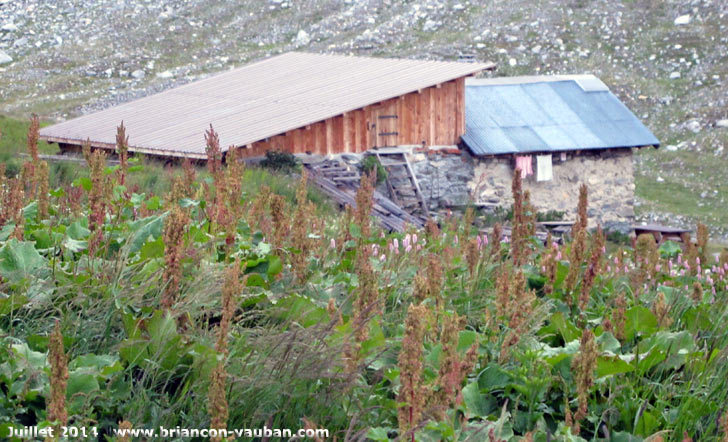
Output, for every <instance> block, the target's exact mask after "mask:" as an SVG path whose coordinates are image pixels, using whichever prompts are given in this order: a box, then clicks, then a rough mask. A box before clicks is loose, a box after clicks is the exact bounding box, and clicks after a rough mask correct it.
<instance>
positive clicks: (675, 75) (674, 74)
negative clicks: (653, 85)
mask: <svg viewBox="0 0 728 442" xmlns="http://www.w3.org/2000/svg"><path fill="white" fill-rule="evenodd" d="M680 77H682V75H681V74H680V72H677V71H675V72H670V80H677V79H678V78H680Z"/></svg>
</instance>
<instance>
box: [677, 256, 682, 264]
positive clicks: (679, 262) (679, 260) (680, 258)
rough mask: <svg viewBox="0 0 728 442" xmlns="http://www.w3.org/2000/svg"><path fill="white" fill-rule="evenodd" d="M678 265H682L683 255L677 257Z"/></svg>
mask: <svg viewBox="0 0 728 442" xmlns="http://www.w3.org/2000/svg"><path fill="white" fill-rule="evenodd" d="M677 264H678V265H680V264H682V255H677Z"/></svg>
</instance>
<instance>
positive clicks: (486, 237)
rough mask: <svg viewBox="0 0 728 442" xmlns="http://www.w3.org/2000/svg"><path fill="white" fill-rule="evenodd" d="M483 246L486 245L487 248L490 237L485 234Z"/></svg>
mask: <svg viewBox="0 0 728 442" xmlns="http://www.w3.org/2000/svg"><path fill="white" fill-rule="evenodd" d="M483 244H485V245H486V246H487V245H488V235H486V234H485V233H484V234H483Z"/></svg>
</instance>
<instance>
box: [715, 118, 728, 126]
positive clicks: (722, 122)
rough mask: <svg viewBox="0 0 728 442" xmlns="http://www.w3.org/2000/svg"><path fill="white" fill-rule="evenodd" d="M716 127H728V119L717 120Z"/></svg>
mask: <svg viewBox="0 0 728 442" xmlns="http://www.w3.org/2000/svg"><path fill="white" fill-rule="evenodd" d="M715 127H728V119H726V120H718V121H716V122H715Z"/></svg>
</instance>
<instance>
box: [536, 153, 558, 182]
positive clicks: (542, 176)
mask: <svg viewBox="0 0 728 442" xmlns="http://www.w3.org/2000/svg"><path fill="white" fill-rule="evenodd" d="M551 165H552V162H551V155H536V181H551V180H552V179H553V178H554V175H553V168H552V167H551Z"/></svg>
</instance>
